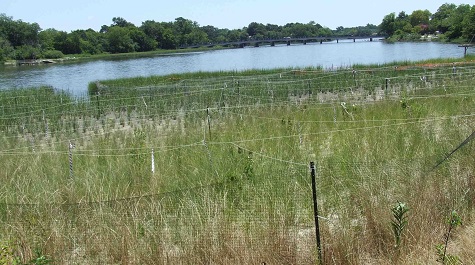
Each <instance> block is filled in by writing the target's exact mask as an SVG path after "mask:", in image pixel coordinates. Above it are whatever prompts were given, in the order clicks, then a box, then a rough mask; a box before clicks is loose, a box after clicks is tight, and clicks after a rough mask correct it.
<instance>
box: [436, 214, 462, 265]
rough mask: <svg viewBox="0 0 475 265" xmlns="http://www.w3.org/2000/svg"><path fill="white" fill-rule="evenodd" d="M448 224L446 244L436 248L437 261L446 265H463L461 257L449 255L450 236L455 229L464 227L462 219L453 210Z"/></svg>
mask: <svg viewBox="0 0 475 265" xmlns="http://www.w3.org/2000/svg"><path fill="white" fill-rule="evenodd" d="M447 224H448V226H447V232H446V233H445V239H444V244H439V245H437V246H436V253H437V261H438V262H440V263H442V264H444V265H445V264H450V265H454V264H462V262H461V261H460V258H459V257H457V256H454V255H450V254H447V246H448V245H449V240H450V235H451V233H452V231H453V230H454V229H455V228H457V227H458V226H460V225H462V218H460V216H459V215H458V213H457V212H456V211H455V210H453V211H452V212H451V213H450V216H449V218H448V219H447Z"/></svg>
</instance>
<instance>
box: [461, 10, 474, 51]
mask: <svg viewBox="0 0 475 265" xmlns="http://www.w3.org/2000/svg"><path fill="white" fill-rule="evenodd" d="M462 25H463V31H462V32H463V37H464V38H465V39H466V40H468V41H470V42H473V40H475V5H474V6H472V8H471V10H470V12H468V13H467V14H466V15H465V17H464V20H463V21H462Z"/></svg>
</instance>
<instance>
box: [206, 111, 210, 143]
mask: <svg viewBox="0 0 475 265" xmlns="http://www.w3.org/2000/svg"><path fill="white" fill-rule="evenodd" d="M206 115H207V116H208V132H209V140H210V141H211V121H210V119H211V117H210V116H209V107H208V108H206Z"/></svg>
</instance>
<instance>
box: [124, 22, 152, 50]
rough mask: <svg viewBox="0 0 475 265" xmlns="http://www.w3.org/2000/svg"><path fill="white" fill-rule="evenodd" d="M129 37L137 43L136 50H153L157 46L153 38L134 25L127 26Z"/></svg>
mask: <svg viewBox="0 0 475 265" xmlns="http://www.w3.org/2000/svg"><path fill="white" fill-rule="evenodd" d="M129 34H130V38H131V39H132V41H133V42H134V43H136V44H137V48H136V49H135V50H136V51H138V52H146V51H153V50H155V49H156V48H157V46H158V43H157V41H156V40H155V39H153V38H151V37H149V36H147V34H145V32H143V31H142V30H141V29H139V28H136V27H133V28H132V27H130V28H129Z"/></svg>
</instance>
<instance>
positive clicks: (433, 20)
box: [380, 3, 475, 42]
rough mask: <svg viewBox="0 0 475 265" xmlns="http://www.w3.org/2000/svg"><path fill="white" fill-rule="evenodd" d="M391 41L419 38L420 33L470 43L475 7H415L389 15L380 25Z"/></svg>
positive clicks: (462, 5) (474, 23) (446, 5)
mask: <svg viewBox="0 0 475 265" xmlns="http://www.w3.org/2000/svg"><path fill="white" fill-rule="evenodd" d="M380 29H381V32H382V33H385V34H386V35H388V36H389V39H390V40H394V41H398V40H405V41H417V40H421V36H424V37H427V36H429V35H431V36H432V37H431V38H436V39H438V40H440V41H455V42H471V41H472V40H473V38H474V36H475V6H470V5H468V4H461V5H459V6H457V5H455V4H449V3H446V4H443V5H442V6H440V7H439V9H438V10H437V12H435V13H434V14H432V13H431V12H430V11H429V10H415V11H413V12H412V13H411V14H410V15H408V14H406V12H404V11H401V12H400V13H399V14H398V15H397V16H396V14H395V13H391V14H388V15H386V16H385V17H384V18H383V21H382V23H381V25H380Z"/></svg>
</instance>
